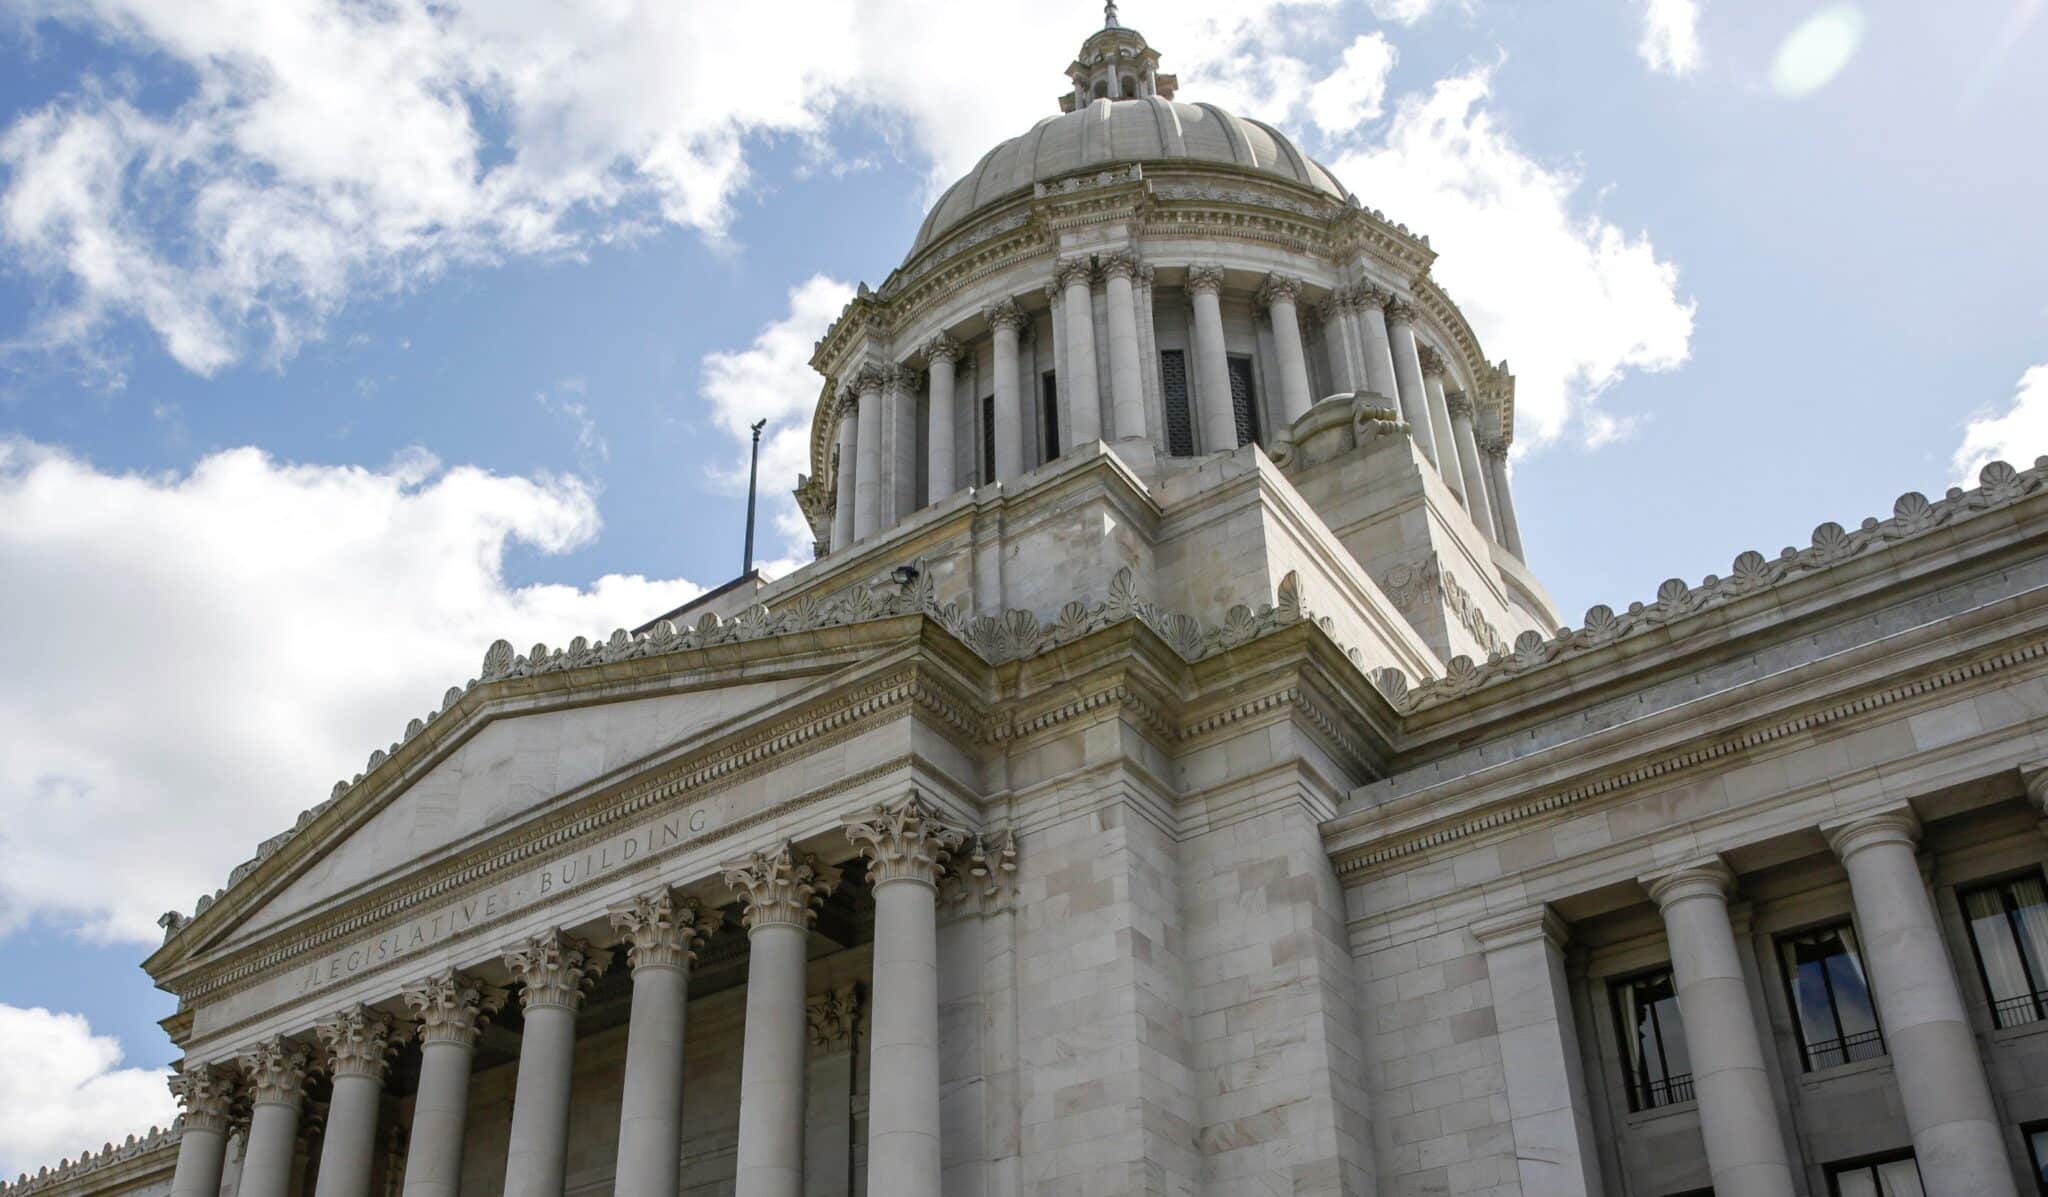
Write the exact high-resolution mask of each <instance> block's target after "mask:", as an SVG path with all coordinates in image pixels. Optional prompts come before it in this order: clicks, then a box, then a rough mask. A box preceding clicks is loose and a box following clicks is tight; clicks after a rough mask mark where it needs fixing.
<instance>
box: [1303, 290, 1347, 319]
mask: <svg viewBox="0 0 2048 1197" xmlns="http://www.w3.org/2000/svg"><path fill="white" fill-rule="evenodd" d="M1349 306H1351V305H1350V304H1349V303H1347V302H1346V301H1345V298H1344V293H1343V292H1342V291H1332V292H1330V293H1329V294H1328V295H1325V296H1323V297H1322V298H1321V299H1318V300H1316V302H1315V306H1314V307H1312V308H1310V309H1309V311H1310V313H1311V314H1313V315H1314V316H1315V318H1316V319H1317V320H1320V321H1322V322H1323V323H1324V324H1328V323H1329V322H1331V321H1332V320H1339V319H1342V318H1343V316H1344V309H1345V308H1347V307H1349Z"/></svg>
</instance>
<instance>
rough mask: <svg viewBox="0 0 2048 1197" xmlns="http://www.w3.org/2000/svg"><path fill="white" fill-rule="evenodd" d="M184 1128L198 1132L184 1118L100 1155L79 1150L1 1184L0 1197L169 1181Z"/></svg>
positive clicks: (129, 1187)
mask: <svg viewBox="0 0 2048 1197" xmlns="http://www.w3.org/2000/svg"><path fill="white" fill-rule="evenodd" d="M225 1125H226V1120H225V1118H223V1119H222V1122H221V1126H220V1127H208V1128H207V1129H213V1130H219V1129H221V1127H224V1126H225ZM186 1127H193V1128H194V1129H197V1124H196V1123H195V1122H194V1121H193V1120H191V1119H190V1118H189V1117H188V1118H185V1119H183V1120H181V1122H180V1123H179V1125H177V1126H174V1127H173V1128H171V1129H169V1130H165V1129H163V1128H161V1127H155V1126H152V1127H150V1128H149V1132H148V1133H147V1134H145V1135H140V1136H138V1135H129V1136H128V1138H127V1139H126V1140H124V1141H122V1142H120V1143H108V1144H106V1145H105V1146H103V1147H101V1148H100V1149H99V1150H98V1151H85V1152H81V1153H79V1156H78V1158H77V1159H75V1160H73V1159H69V1158H66V1159H64V1160H63V1161H61V1162H59V1163H58V1164H57V1166H56V1167H54V1168H38V1169H36V1172H35V1174H34V1175H33V1176H31V1175H30V1174H28V1173H26V1172H24V1173H22V1174H21V1176H20V1178H19V1179H17V1180H15V1181H14V1182H12V1183H7V1182H0V1197H29V1195H30V1194H42V1195H45V1197H58V1195H60V1194H63V1195H67V1197H68V1195H69V1194H72V1193H77V1194H87V1193H107V1192H114V1191H117V1190H118V1191H122V1192H127V1191H130V1190H133V1189H140V1188H141V1187H142V1186H143V1185H144V1184H145V1183H148V1182H149V1181H150V1180H153V1179H156V1177H157V1175H158V1174H161V1179H162V1180H163V1181H165V1182H168V1181H169V1179H170V1175H171V1172H172V1170H173V1169H175V1168H176V1167H177V1163H178V1152H177V1146H178V1143H179V1141H180V1140H182V1139H183V1138H184V1137H185V1128H186Z"/></svg>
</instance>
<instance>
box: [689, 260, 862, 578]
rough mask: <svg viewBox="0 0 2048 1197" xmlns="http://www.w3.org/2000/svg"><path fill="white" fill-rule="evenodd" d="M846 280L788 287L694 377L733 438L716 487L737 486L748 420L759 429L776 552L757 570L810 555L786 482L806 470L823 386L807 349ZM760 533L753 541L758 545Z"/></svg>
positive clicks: (766, 508) (780, 568)
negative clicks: (777, 306)
mask: <svg viewBox="0 0 2048 1197" xmlns="http://www.w3.org/2000/svg"><path fill="white" fill-rule="evenodd" d="M853 290H854V289H853V286H852V285H851V284H849V283H843V282H840V281H839V280H837V279H832V278H827V277H825V276H824V275H822V274H817V275H812V276H811V277H810V278H808V279H805V280H804V281H803V282H801V283H799V284H797V285H796V286H794V287H791V288H790V290H789V312H788V314H787V315H785V316H783V317H782V318H781V319H779V320H776V321H774V322H772V323H770V324H768V325H766V326H765V327H763V328H762V329H761V331H760V332H759V333H757V334H756V335H755V337H754V340H753V343H752V344H750V345H748V346H747V347H746V348H745V349H739V350H730V351H725V352H719V353H711V354H706V355H705V357H704V362H703V367H702V369H701V371H700V377H699V382H698V387H699V390H701V391H702V392H703V396H704V400H705V402H707V403H709V404H710V405H711V416H712V420H713V422H714V423H716V424H717V425H718V426H719V427H720V428H722V429H724V430H725V431H726V433H727V434H728V435H730V436H732V437H733V439H734V440H736V441H737V442H738V443H739V447H740V456H739V457H738V458H737V459H735V462H734V465H733V467H732V468H730V469H725V470H719V471H716V472H715V473H714V481H716V482H718V483H719V484H720V485H721V486H723V487H725V488H727V489H730V490H734V491H743V490H744V488H745V486H746V484H747V473H746V471H747V457H746V453H747V449H748V446H749V445H750V444H751V443H752V438H753V434H752V432H751V431H750V429H751V428H752V426H753V423H754V421H756V420H767V421H768V427H766V428H764V429H762V430H761V510H762V513H763V516H764V518H763V520H762V526H763V528H764V529H772V530H773V531H774V532H775V533H778V534H780V535H781V537H782V553H783V557H782V558H780V559H778V560H774V561H769V562H766V563H765V564H764V568H765V569H767V570H768V571H769V572H770V573H771V574H780V573H785V572H787V571H788V570H789V569H792V568H794V567H795V566H796V565H799V564H801V563H803V562H805V561H809V560H810V559H811V530H810V525H809V524H807V523H805V522H804V517H803V513H802V512H801V511H799V510H797V505H796V499H795V498H794V497H793V496H792V495H791V493H790V491H789V489H788V488H789V487H791V486H793V485H794V484H795V482H796V476H797V475H798V474H808V473H810V471H811V435H810V429H811V412H812V410H813V409H814V408H815V406H816V404H817V401H818V390H819V388H820V387H822V386H823V385H824V379H822V378H820V377H819V376H818V374H817V372H816V371H814V370H812V369H811V365H810V362H811V349H812V347H813V346H814V345H815V344H816V343H817V340H818V338H819V337H822V336H824V335H825V329H826V328H827V327H828V326H830V325H831V323H832V321H833V320H835V319H837V318H838V316H839V313H840V311H841V309H843V308H845V307H846V303H847V301H848V300H850V299H852V298H853ZM766 547H767V539H766V537H765V536H763V537H762V539H761V541H760V549H761V551H764V552H765V551H766Z"/></svg>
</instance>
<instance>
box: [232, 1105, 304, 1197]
mask: <svg viewBox="0 0 2048 1197" xmlns="http://www.w3.org/2000/svg"><path fill="white" fill-rule="evenodd" d="M298 1140H299V1102H298V1100H297V1099H294V1100H292V1101H290V1102H282V1101H266V1102H262V1103H259V1104H258V1105H257V1106H256V1108H255V1109H254V1110H253V1111H251V1113H250V1115H249V1137H248V1139H247V1143H248V1147H247V1148H246V1149H244V1150H243V1152H242V1184H241V1187H240V1188H239V1189H238V1190H237V1192H236V1197H285V1195H286V1194H287V1193H289V1192H290V1191H291V1185H292V1156H293V1154H294V1151H295V1149H296V1147H297V1145H298ZM216 1183H218V1182H216Z"/></svg>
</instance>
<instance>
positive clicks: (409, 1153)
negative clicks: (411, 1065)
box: [405, 1040, 476, 1197]
mask: <svg viewBox="0 0 2048 1197" xmlns="http://www.w3.org/2000/svg"><path fill="white" fill-rule="evenodd" d="M475 1055H476V1048H475V1047H474V1046H473V1045H471V1044H468V1043H458V1042H450V1041H447V1040H442V1041H439V1042H434V1041H428V1042H426V1043H423V1044H421V1045H420V1087H419V1093H418V1094H417V1095H416V1096H415V1097H414V1098H413V1106H412V1134H411V1139H410V1141H409V1144H408V1146H407V1148H406V1155H405V1197H456V1195H457V1194H458V1193H459V1192H460V1191H461V1189H462V1135H463V1131H464V1128H465V1124H466V1123H467V1121H468V1118H469V1072H470V1067H471V1064H472V1063H473V1059H474V1057H475Z"/></svg>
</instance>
